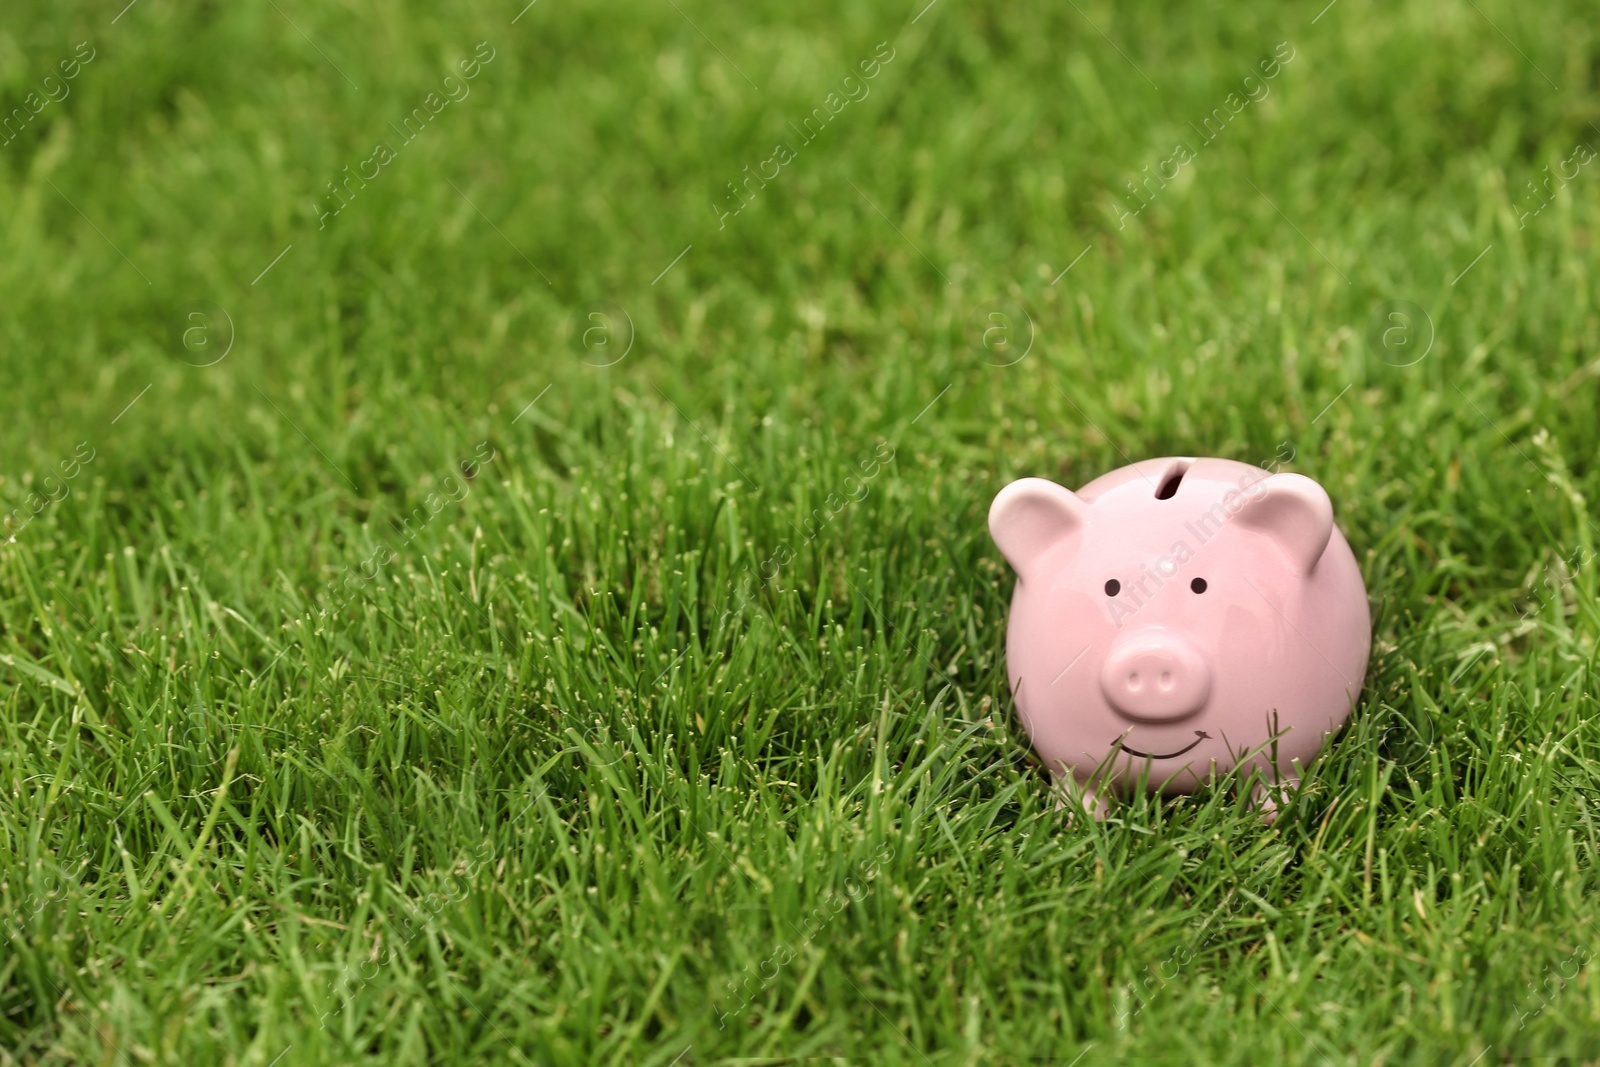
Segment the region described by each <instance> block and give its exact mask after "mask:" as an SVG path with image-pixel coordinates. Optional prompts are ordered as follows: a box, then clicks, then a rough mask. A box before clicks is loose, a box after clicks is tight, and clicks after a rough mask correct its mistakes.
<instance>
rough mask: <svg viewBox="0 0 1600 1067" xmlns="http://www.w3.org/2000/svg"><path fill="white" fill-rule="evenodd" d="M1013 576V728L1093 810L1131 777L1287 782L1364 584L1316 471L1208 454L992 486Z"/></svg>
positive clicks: (1343, 711) (1295, 773)
mask: <svg viewBox="0 0 1600 1067" xmlns="http://www.w3.org/2000/svg"><path fill="white" fill-rule="evenodd" d="M989 532H990V534H991V535H992V536H993V537H994V541H995V544H996V545H998V546H999V548H1000V552H1001V554H1002V555H1004V556H1005V558H1006V561H1007V562H1009V563H1010V564H1011V566H1012V568H1013V569H1014V570H1015V571H1016V572H1017V588H1016V594H1015V596H1014V598H1013V600H1012V604H1011V621H1010V625H1009V628H1008V631H1007V634H1006V666H1007V672H1008V674H1009V675H1010V682H1011V691H1012V695H1013V699H1014V700H1015V703H1016V707H1017V711H1018V714H1019V716H1020V718H1021V721H1022V724H1023V727H1024V728H1025V729H1026V730H1027V732H1028V736H1029V738H1030V739H1031V740H1032V742H1033V745H1034V748H1035V749H1036V750H1037V751H1038V753H1039V755H1040V756H1041V757H1042V758H1043V759H1044V762H1045V764H1046V765H1047V766H1048V767H1049V768H1050V771H1051V774H1052V775H1053V776H1054V777H1055V778H1056V780H1057V783H1058V785H1060V786H1061V787H1063V788H1064V789H1065V790H1066V791H1067V792H1068V793H1070V794H1072V795H1073V796H1075V797H1076V798H1077V799H1078V800H1079V801H1081V802H1082V803H1083V804H1084V805H1085V807H1087V808H1088V810H1090V811H1091V812H1093V813H1094V814H1095V815H1096V816H1097V817H1103V816H1104V814H1105V810H1106V809H1105V796H1106V794H1107V793H1108V792H1115V791H1118V790H1125V789H1127V788H1129V787H1134V786H1136V784H1137V783H1138V782H1140V781H1143V782H1145V783H1146V785H1147V787H1148V788H1149V789H1152V790H1156V789H1159V790H1161V791H1163V792H1165V793H1180V792H1187V791H1189V790H1192V789H1193V788H1195V787H1196V786H1197V785H1199V784H1200V783H1201V782H1202V781H1204V780H1205V779H1207V778H1208V777H1210V776H1212V775H1215V774H1220V773H1225V772H1227V771H1228V770H1230V769H1232V768H1234V767H1238V768H1240V770H1241V772H1245V773H1248V772H1250V771H1252V770H1259V771H1260V772H1261V777H1260V779H1258V795H1262V794H1263V793H1265V795H1266V803H1267V806H1268V817H1269V818H1271V814H1272V808H1271V805H1272V800H1271V797H1270V791H1262V790H1259V783H1260V782H1263V781H1264V782H1270V783H1276V784H1282V785H1289V784H1292V783H1293V782H1294V781H1296V780H1297V779H1298V777H1299V774H1300V770H1301V768H1303V767H1304V766H1305V764H1307V763H1309V762H1310V760H1311V758H1312V757H1313V756H1315V755H1316V753H1317V751H1318V749H1320V748H1321V747H1322V743H1323V740H1324V738H1325V737H1326V736H1327V735H1328V734H1329V733H1331V732H1333V731H1334V730H1336V729H1338V728H1339V726H1340V725H1342V724H1343V723H1344V722H1345V720H1346V719H1347V718H1349V716H1350V712H1351V709H1352V707H1353V706H1354V703H1355V701H1356V698H1357V696H1358V695H1359V694H1360V692H1361V686H1362V681H1363V679H1364V677H1365V675H1366V670H1367V655H1368V653H1369V652H1370V651H1371V648H1372V629H1371V618H1370V616H1369V614H1368V611H1367V594H1366V587H1365V585H1363V584H1362V581H1361V571H1360V569H1359V568H1358V567H1357V566H1356V560H1355V556H1354V555H1353V554H1352V553H1351V551H1350V546H1349V545H1348V544H1346V543H1345V539H1344V537H1343V535H1341V534H1340V533H1339V530H1338V528H1337V527H1335V526H1334V524H1333V505H1332V504H1331V503H1330V502H1329V500H1328V494H1327V493H1326V492H1324V491H1323V489H1322V487H1321V486H1319V485H1318V484H1317V483H1316V482H1314V481H1312V480H1311V479H1309V478H1306V477H1303V476H1301V475H1298V474H1268V473H1267V472H1266V471H1263V470H1261V469H1259V468H1256V467H1252V466H1249V465H1248V464H1244V463H1236V462H1234V461H1233V460H1226V459H1194V458H1178V459H1151V460H1146V461H1144V462H1142V463H1136V464H1134V465H1132V466H1129V467H1123V468H1121V469H1120V470H1115V471H1112V472H1111V473H1110V474H1106V475H1103V476H1101V477H1099V478H1096V479H1095V480H1094V481H1092V482H1090V483H1089V484H1088V485H1086V486H1084V487H1083V488H1082V489H1080V490H1078V491H1077V492H1076V493H1074V492H1071V491H1070V490H1068V489H1064V488H1062V487H1061V486H1059V485H1057V484H1055V483H1054V482H1050V481H1046V480H1045V479H1043V478H1024V479H1022V480H1021V481H1016V482H1012V483H1011V484H1010V485H1008V486H1006V487H1005V488H1004V489H1002V490H1001V491H1000V493H999V495H998V496H996V497H995V499H994V504H993V505H992V506H991V507H990V509H989Z"/></svg>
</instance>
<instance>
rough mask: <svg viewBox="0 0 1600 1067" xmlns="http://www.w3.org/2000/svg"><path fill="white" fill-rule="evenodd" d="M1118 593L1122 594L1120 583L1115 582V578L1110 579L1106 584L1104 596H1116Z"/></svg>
mask: <svg viewBox="0 0 1600 1067" xmlns="http://www.w3.org/2000/svg"><path fill="white" fill-rule="evenodd" d="M1120 592H1122V583H1121V582H1119V581H1117V580H1116V579H1115V578H1112V579H1111V580H1110V581H1108V582H1106V596H1116V595H1117V594H1118V593H1120Z"/></svg>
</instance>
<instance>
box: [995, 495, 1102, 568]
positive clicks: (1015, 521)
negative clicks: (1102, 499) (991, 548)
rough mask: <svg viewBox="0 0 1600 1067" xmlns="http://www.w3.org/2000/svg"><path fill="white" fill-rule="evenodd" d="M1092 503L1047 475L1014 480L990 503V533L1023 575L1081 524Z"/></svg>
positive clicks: (1002, 553)
mask: <svg viewBox="0 0 1600 1067" xmlns="http://www.w3.org/2000/svg"><path fill="white" fill-rule="evenodd" d="M1087 509H1088V505H1087V504H1085V503H1084V502H1083V501H1082V500H1080V499H1079V498H1078V496H1077V495H1076V494H1075V493H1073V491H1072V490H1070V489H1063V488H1062V487H1061V486H1059V485H1057V484H1056V483H1055V482H1052V481H1048V480H1046V479H1044V478H1023V479H1021V480H1020V481H1015V482H1012V483H1011V484H1010V485H1008V486H1006V487H1005V488H1004V489H1002V490H1000V492H999V493H998V494H997V495H996V496H995V498H994V503H993V504H991V505H989V536H990V537H992V538H994V543H995V545H996V546H998V547H999V549H1000V554H1001V555H1002V556H1004V557H1005V558H1006V562H1007V563H1009V564H1011V569H1012V570H1014V571H1016V572H1017V573H1018V574H1019V575H1022V574H1026V573H1027V572H1028V570H1029V569H1030V568H1031V567H1032V566H1033V561H1034V560H1036V559H1038V558H1039V556H1040V554H1041V553H1043V552H1044V550H1045V549H1047V548H1049V547H1050V546H1051V545H1054V544H1055V543H1056V542H1058V541H1060V540H1061V539H1062V538H1063V537H1066V536H1067V535H1068V534H1070V533H1072V532H1073V531H1074V530H1076V529H1078V528H1079V527H1081V526H1082V525H1083V523H1084V519H1085V518H1086V514H1087Z"/></svg>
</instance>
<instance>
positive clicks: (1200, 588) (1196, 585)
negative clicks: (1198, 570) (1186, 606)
mask: <svg viewBox="0 0 1600 1067" xmlns="http://www.w3.org/2000/svg"><path fill="white" fill-rule="evenodd" d="M1189 588H1190V589H1193V590H1194V591H1195V592H1196V593H1204V592H1205V591H1206V580H1205V579H1204V578H1196V579H1195V580H1194V581H1192V582H1190V583H1189Z"/></svg>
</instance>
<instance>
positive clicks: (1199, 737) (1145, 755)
mask: <svg viewBox="0 0 1600 1067" xmlns="http://www.w3.org/2000/svg"><path fill="white" fill-rule="evenodd" d="M1209 740H1211V735H1210V734H1208V733H1206V732H1205V731H1204V730H1196V731H1195V732H1194V740H1193V741H1190V742H1189V743H1188V744H1187V745H1184V746H1183V747H1182V748H1180V749H1178V751H1176V752H1167V753H1160V754H1158V753H1155V752H1140V751H1139V750H1138V749H1136V748H1129V747H1128V746H1127V745H1126V744H1125V743H1124V742H1123V739H1122V738H1120V737H1119V738H1117V739H1116V740H1115V741H1113V742H1112V743H1111V747H1112V748H1120V749H1122V751H1124V752H1126V753H1127V754H1128V755H1130V756H1138V757H1139V758H1140V759H1172V758H1173V757H1174V756H1181V755H1183V754H1184V753H1185V752H1187V751H1189V750H1190V749H1191V748H1193V747H1194V746H1196V745H1198V744H1199V743H1200V742H1202V741H1209Z"/></svg>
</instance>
